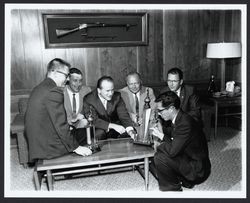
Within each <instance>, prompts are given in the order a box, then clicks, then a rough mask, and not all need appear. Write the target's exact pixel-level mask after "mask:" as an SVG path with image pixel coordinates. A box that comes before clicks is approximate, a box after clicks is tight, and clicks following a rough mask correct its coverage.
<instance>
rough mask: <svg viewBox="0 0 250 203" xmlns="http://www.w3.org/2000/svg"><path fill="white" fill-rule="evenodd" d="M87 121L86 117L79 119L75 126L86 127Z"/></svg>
mask: <svg viewBox="0 0 250 203" xmlns="http://www.w3.org/2000/svg"><path fill="white" fill-rule="evenodd" d="M88 125H89V122H88V120H87V119H85V118H84V119H81V120H80V121H79V122H78V123H77V127H76V128H86V127H88Z"/></svg>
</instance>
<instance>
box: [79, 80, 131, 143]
mask: <svg viewBox="0 0 250 203" xmlns="http://www.w3.org/2000/svg"><path fill="white" fill-rule="evenodd" d="M90 108H92V110H93V111H92V113H93V117H94V124H95V128H96V138H97V139H99V140H101V139H107V138H119V137H128V136H131V137H132V138H134V136H135V132H134V128H133V127H132V126H133V122H132V120H131V118H130V117H129V114H128V111H127V109H126V106H125V104H124V101H123V99H122V97H121V93H120V92H116V91H114V81H113V79H112V78H111V77H110V76H103V77H101V78H100V79H99V80H98V82H97V88H96V89H95V90H93V91H92V92H91V93H89V94H87V95H86V96H85V97H84V101H83V112H84V114H85V115H86V117H87V116H88V114H89V109H90Z"/></svg>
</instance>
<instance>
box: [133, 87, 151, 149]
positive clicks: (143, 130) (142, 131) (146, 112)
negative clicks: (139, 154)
mask: <svg viewBox="0 0 250 203" xmlns="http://www.w3.org/2000/svg"><path fill="white" fill-rule="evenodd" d="M150 101H151V99H150V97H149V89H147V96H146V97H145V99H144V108H143V112H142V123H141V124H138V122H137V125H136V126H135V128H136V131H137V135H136V136H135V140H134V144H140V145H147V146H151V145H152V144H153V139H152V136H151V135H150V134H149V120H150V115H151V108H150ZM138 119H139V115H137V121H138Z"/></svg>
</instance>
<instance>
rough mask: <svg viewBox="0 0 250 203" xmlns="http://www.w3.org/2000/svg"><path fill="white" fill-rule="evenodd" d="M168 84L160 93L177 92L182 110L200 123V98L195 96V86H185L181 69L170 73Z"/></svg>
mask: <svg viewBox="0 0 250 203" xmlns="http://www.w3.org/2000/svg"><path fill="white" fill-rule="evenodd" d="M167 84H168V86H167V87H165V88H163V89H162V90H161V91H160V93H163V92H166V91H173V92H175V93H176V94H177V95H178V97H179V98H180V101H181V104H180V108H181V109H182V110H183V111H184V112H186V113H188V114H189V115H190V116H192V117H193V118H194V119H195V120H197V121H200V119H201V109H200V104H199V97H198V96H197V95H196V94H195V90H194V87H193V86H190V85H185V84H183V72H182V71H181V70H180V69H179V68H177V67H174V68H172V69H170V70H169V71H168V73H167Z"/></svg>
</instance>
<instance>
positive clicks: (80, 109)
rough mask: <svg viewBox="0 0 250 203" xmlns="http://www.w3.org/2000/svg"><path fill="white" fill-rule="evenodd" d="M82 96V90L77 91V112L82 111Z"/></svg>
mask: <svg viewBox="0 0 250 203" xmlns="http://www.w3.org/2000/svg"><path fill="white" fill-rule="evenodd" d="M83 97H84V94H83V92H82V91H80V92H79V109H78V113H80V112H81V111H82V103H83Z"/></svg>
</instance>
